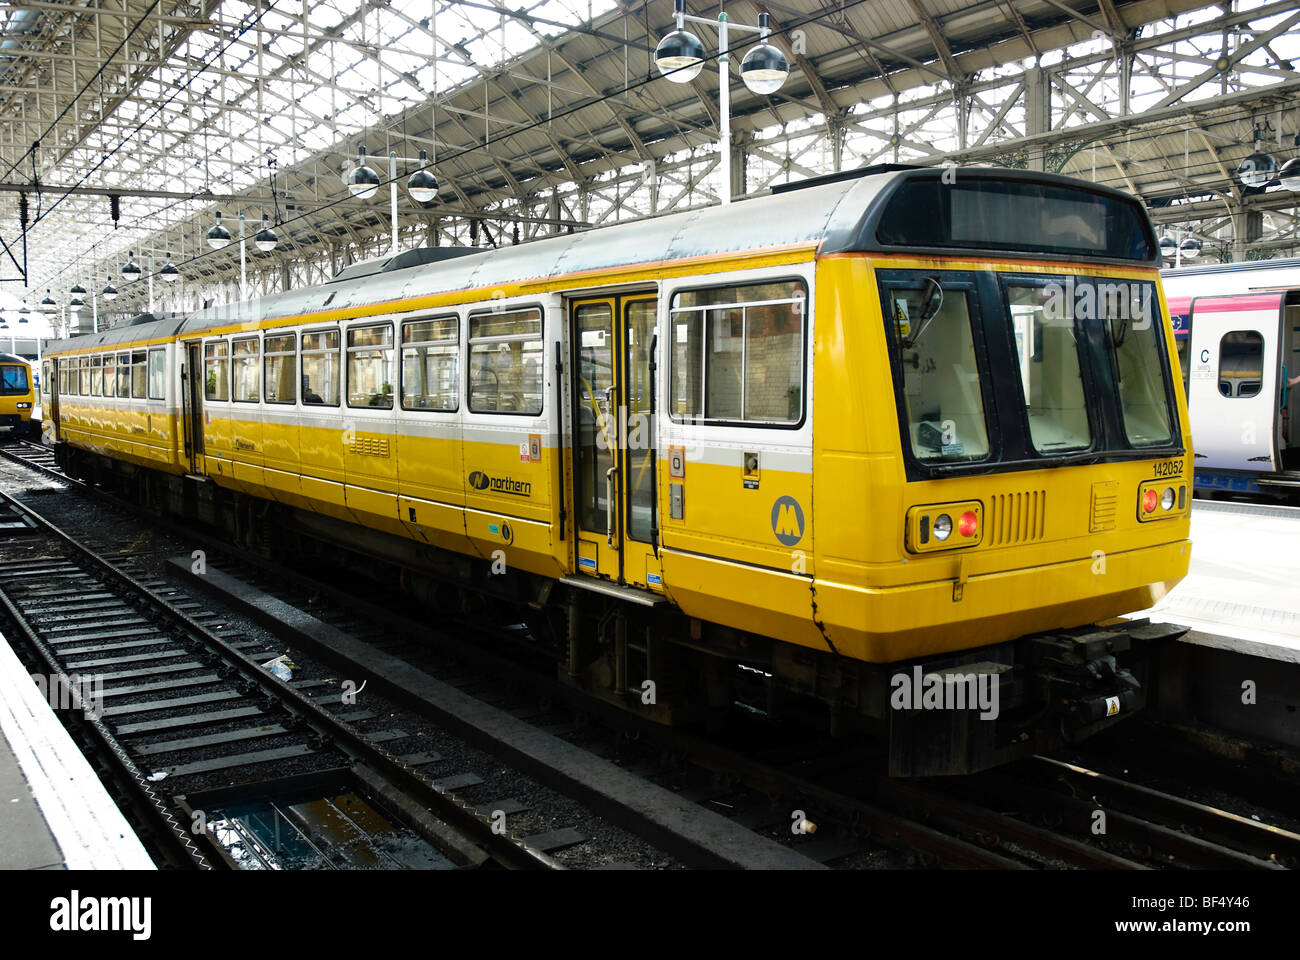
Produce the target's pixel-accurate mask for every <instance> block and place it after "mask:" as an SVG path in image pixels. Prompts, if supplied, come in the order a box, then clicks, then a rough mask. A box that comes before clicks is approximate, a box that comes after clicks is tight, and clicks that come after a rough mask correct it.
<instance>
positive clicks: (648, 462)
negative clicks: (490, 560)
mask: <svg viewBox="0 0 1300 960" xmlns="http://www.w3.org/2000/svg"><path fill="white" fill-rule="evenodd" d="M657 312H658V300H657V298H655V297H653V296H645V295H634V296H611V297H601V298H596V299H584V300H575V301H573V302H572V303H571V304H570V314H569V315H570V319H571V322H572V338H571V342H572V345H573V363H572V367H571V369H572V370H573V371H574V382H573V403H574V410H573V425H574V426H573V431H574V436H573V441H572V442H573V477H574V500H575V509H574V517H575V518H576V524H575V527H576V539H577V552H578V570H579V572H581V573H584V574H587V575H589V576H594V577H600V578H602V579H605V580H612V581H614V582H616V583H623V584H629V585H632V586H638V587H651V586H653V587H656V588H657V587H658V586H659V583H660V579H659V567H658V563H657V562H656V560H655V556H654V541H655V537H656V530H655V528H656V518H655V514H656V510H655V507H656V504H655V487H656V484H655V462H654V461H655V436H654V418H653V416H652V415H651V414H652V411H653V409H654V362H653V353H654V343H655V318H656V315H657Z"/></svg>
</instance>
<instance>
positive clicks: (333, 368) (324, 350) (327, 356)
mask: <svg viewBox="0 0 1300 960" xmlns="http://www.w3.org/2000/svg"><path fill="white" fill-rule="evenodd" d="M302 402H303V403H304V404H305V405H307V406H329V407H337V406H338V405H339V332H338V331H337V330H321V331H318V332H315V333H304V334H303V335H302Z"/></svg>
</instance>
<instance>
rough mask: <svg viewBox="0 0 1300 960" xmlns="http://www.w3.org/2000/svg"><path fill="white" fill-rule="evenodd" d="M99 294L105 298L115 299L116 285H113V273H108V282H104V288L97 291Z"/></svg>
mask: <svg viewBox="0 0 1300 960" xmlns="http://www.w3.org/2000/svg"><path fill="white" fill-rule="evenodd" d="M99 294H100V296H102V297H103V298H104V299H105V300H116V299H117V287H115V286H113V275H112V274H109V275H108V283H106V284H104V289H103V290H101V291H99Z"/></svg>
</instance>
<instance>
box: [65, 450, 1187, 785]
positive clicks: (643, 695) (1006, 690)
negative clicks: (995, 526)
mask: <svg viewBox="0 0 1300 960" xmlns="http://www.w3.org/2000/svg"><path fill="white" fill-rule="evenodd" d="M56 452H57V456H58V461H59V463H60V465H61V466H62V467H63V468H64V469H65V470H66V471H68V472H69V473H70V474H71V475H73V476H76V477H79V478H82V479H85V480H87V481H90V482H92V483H96V484H99V485H101V486H106V487H112V488H115V489H116V490H118V491H119V492H122V493H125V494H128V495H130V496H131V497H132V498H133V499H135V500H136V501H137V502H139V503H141V504H142V505H144V506H146V507H148V508H150V509H153V510H155V511H159V512H164V513H166V514H169V515H171V516H172V517H174V518H178V519H184V520H188V521H197V522H199V523H201V524H204V525H206V526H208V527H210V528H213V529H215V530H218V531H221V532H223V533H224V534H226V535H228V536H230V537H232V538H233V539H234V540H235V542H236V543H237V544H238V545H239V546H241V547H243V548H245V549H248V550H250V551H253V552H256V553H259V554H261V555H264V556H267V557H278V558H280V559H286V560H290V559H291V560H294V561H295V565H297V566H299V567H301V566H302V561H303V560H307V561H315V560H318V561H320V562H321V563H323V564H329V565H330V566H332V567H335V568H337V569H342V570H346V571H348V572H349V573H351V574H355V575H358V576H364V577H367V578H370V579H373V580H376V581H378V582H380V583H381V584H383V585H386V586H388V587H390V588H391V587H397V588H399V589H400V590H401V591H402V592H403V593H405V594H407V595H408V596H410V597H412V598H413V599H414V600H415V601H417V602H419V603H421V604H424V605H427V606H429V607H432V608H433V609H437V610H440V611H454V615H455V616H457V617H459V618H462V619H473V618H479V619H481V620H482V621H484V622H485V625H486V622H487V621H489V620H490V621H491V622H492V623H494V624H495V625H498V626H507V625H514V624H519V623H522V624H525V625H526V626H527V639H528V642H529V643H530V644H532V645H533V646H534V648H535V649H536V650H537V651H539V652H541V653H543V654H544V655H545V656H546V657H547V658H548V659H550V660H552V661H554V669H555V671H556V674H557V676H558V678H559V680H560V681H561V682H562V683H565V684H567V685H569V686H571V687H573V688H575V689H578V690H581V691H583V692H584V693H585V694H586V695H588V696H591V697H594V698H596V699H598V700H600V701H602V702H604V703H607V704H612V705H614V706H617V707H619V708H621V709H624V710H627V711H630V712H632V713H634V714H637V715H640V716H642V717H644V718H646V719H649V720H652V721H654V722H656V723H660V724H666V725H675V726H676V725H680V726H704V727H709V726H712V725H716V724H720V723H722V722H723V721H724V720H725V718H726V717H727V716H728V715H729V714H731V713H732V712H733V711H735V710H737V709H743V710H746V711H748V712H750V713H752V714H755V715H762V716H766V717H767V718H770V719H771V720H773V721H775V720H781V719H789V720H795V721H797V722H803V723H808V724H813V725H815V726H816V727H817V728H819V729H821V730H824V731H828V732H829V733H830V734H831V735H832V736H835V737H840V738H855V739H859V740H862V739H869V740H871V741H873V742H875V743H877V744H879V746H880V748H881V755H882V757H883V758H884V762H885V764H886V765H887V768H888V772H889V774H890V775H891V776H899V777H917V776H940V775H952V774H964V773H973V772H976V771H979V770H983V769H988V768H991V767H995V766H999V765H1001V764H1004V763H1008V762H1011V761H1013V760H1016V759H1020V758H1022V757H1026V756H1030V755H1032V754H1035V753H1041V752H1044V751H1048V750H1052V749H1055V748H1057V747H1059V746H1061V745H1063V744H1065V743H1069V742H1075V741H1079V740H1082V739H1086V738H1087V737H1089V736H1091V735H1093V734H1095V733H1097V732H1099V731H1100V730H1102V729H1105V728H1106V727H1108V726H1111V725H1113V724H1114V723H1117V722H1120V721H1121V720H1123V719H1124V718H1126V717H1127V716H1129V715H1131V714H1133V713H1135V712H1137V711H1139V710H1141V709H1143V708H1144V707H1146V706H1147V702H1148V699H1149V693H1150V683H1151V680H1152V678H1154V677H1156V676H1158V669H1157V664H1156V662H1155V658H1156V657H1157V656H1158V654H1159V649H1160V645H1161V644H1162V643H1163V642H1165V641H1168V640H1171V639H1174V638H1176V637H1178V636H1180V635H1181V634H1183V633H1184V632H1186V628H1183V627H1178V626H1176V625H1172V624H1153V623H1149V622H1148V621H1145V620H1134V621H1120V620H1116V621H1112V622H1108V623H1107V624H1104V625H1087V626H1082V627H1077V628H1074V629H1068V630H1058V631H1053V632H1050V633H1045V634H1037V635H1033V636H1026V637H1021V638H1018V639H1016V640H1013V641H1009V642H1006V643H1001V644H996V645H992V646H987V647H981V648H977V649H973V650H963V651H961V652H959V653H955V654H948V655H943V656H936V657H930V658H926V659H924V660H915V661H904V662H899V663H891V664H875V663H866V662H863V661H858V660H853V659H850V658H846V657H842V656H837V655H835V654H834V653H832V652H831V651H829V650H827V651H825V652H823V651H817V650H811V649H808V648H805V647H802V646H797V645H794V644H789V643H784V642H781V641H776V640H772V639H770V638H766V637H762V636H758V635H755V634H751V633H747V632H744V631H740V630H736V629H733V628H730V627H727V626H725V625H722V624H716V623H710V622H707V621H703V620H698V619H694V618H691V617H687V616H685V615H684V614H682V613H681V612H680V611H678V610H676V609H675V608H673V607H671V606H670V605H668V604H660V605H658V606H655V607H645V606H639V605H636V604H631V603H629V602H627V601H625V600H622V599H619V598H617V597H614V596H608V595H605V594H602V593H598V592H592V591H588V590H583V589H579V588H575V587H572V586H569V585H567V584H563V583H560V582H558V581H556V580H553V579H550V578H547V577H542V576H537V575H534V574H529V573H526V572H522V571H513V570H512V571H507V572H504V573H495V574H494V573H493V572H492V569H491V561H489V560H487V559H478V558H473V557H469V556H464V555H461V554H456V553H451V552H448V551H442V550H438V549H436V548H433V547H430V546H427V545H424V544H419V543H416V542H414V541H411V540H405V539H403V538H400V537H395V536H392V535H389V534H387V533H383V532H379V531H374V530H369V529H367V528H365V527H362V526H359V525H357V524H352V523H346V522H344V521H341V520H338V519H335V518H333V517H328V516H325V515H322V514H316V513H312V512H309V511H304V510H299V509H296V508H292V507H288V506H285V505H282V504H277V503H273V502H271V501H267V500H263V499H260V498H257V497H253V496H249V495H246V494H243V493H239V492H236V491H231V490H227V489H225V488H222V487H219V486H217V485H216V484H214V483H211V482H199V481H196V480H194V479H193V478H182V477H177V476H174V475H171V474H165V473H161V472H158V471H153V470H147V469H144V468H141V467H138V466H135V465H133V464H129V463H124V462H122V461H118V460H113V459H110V458H107V457H104V456H101V455H98V454H94V453H90V452H88V451H85V450H81V449H79V448H75V447H71V446H70V445H68V444H59V445H58V446H57V447H56Z"/></svg>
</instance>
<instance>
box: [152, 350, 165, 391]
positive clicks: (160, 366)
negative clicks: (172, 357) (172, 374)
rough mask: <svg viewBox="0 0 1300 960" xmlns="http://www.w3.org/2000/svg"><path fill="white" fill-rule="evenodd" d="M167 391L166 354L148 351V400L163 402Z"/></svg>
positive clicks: (159, 351) (160, 351)
mask: <svg viewBox="0 0 1300 960" xmlns="http://www.w3.org/2000/svg"><path fill="white" fill-rule="evenodd" d="M166 391H167V353H166V351H164V350H150V351H149V399H150V400H163V399H165V398H166Z"/></svg>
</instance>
